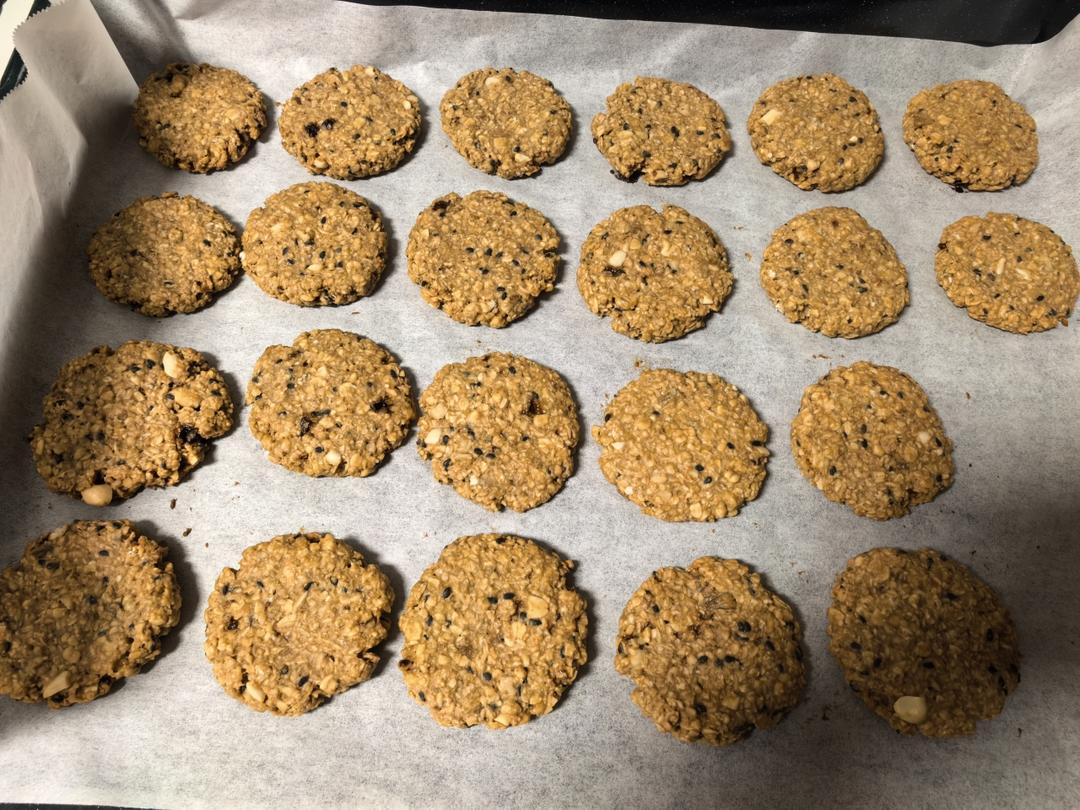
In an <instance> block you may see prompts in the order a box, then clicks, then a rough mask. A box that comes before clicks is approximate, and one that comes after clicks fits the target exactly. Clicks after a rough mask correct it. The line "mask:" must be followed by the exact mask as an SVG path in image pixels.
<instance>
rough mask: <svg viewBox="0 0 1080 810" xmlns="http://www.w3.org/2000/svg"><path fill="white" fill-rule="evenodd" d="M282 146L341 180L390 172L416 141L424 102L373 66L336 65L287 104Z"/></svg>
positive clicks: (309, 166) (314, 171) (320, 171)
mask: <svg viewBox="0 0 1080 810" xmlns="http://www.w3.org/2000/svg"><path fill="white" fill-rule="evenodd" d="M278 129H279V130H280V131H281V145H282V146H284V147H285V151H287V152H288V153H289V154H291V155H292V156H293V157H294V158H296V159H297V160H298V161H300V163H301V164H302V165H303V166H305V167H307V170H308V171H309V172H311V173H312V174H326V175H329V176H330V177H336V178H337V179H338V180H357V179H359V178H361V177H371V176H372V175H376V174H382V173H383V172H388V171H390V170H391V169H393V168H394V167H395V166H397V165H398V164H399V163H401V161H402V160H403V159H404V158H405V156H406V155H407V154H409V153H410V152H411V151H412V150H413V147H414V146H415V145H416V136H417V133H418V132H419V131H420V100H419V99H418V98H417V97H416V96H415V95H414V94H413V92H412V90H410V89H409V88H408V87H406V86H405V85H403V84H402V83H401V82H399V81H397V80H396V79H393V78H391V77H390V76H388V75H387V74H385V73H383V72H382V71H380V70H377V69H376V68H373V67H369V66H367V65H354V66H353V67H351V68H349V69H348V70H344V71H341V70H338V69H337V68H330V70H328V71H326V72H325V73H320V74H319V75H318V76H316V77H315V78H313V79H311V80H310V81H308V82H305V83H304V84H302V85H300V86H299V87H297V88H296V89H295V90H294V91H293V94H292V98H290V99H289V100H288V101H287V102H285V105H284V106H283V107H282V108H281V119H280V120H279V122H278Z"/></svg>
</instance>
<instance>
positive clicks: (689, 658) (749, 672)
mask: <svg viewBox="0 0 1080 810" xmlns="http://www.w3.org/2000/svg"><path fill="white" fill-rule="evenodd" d="M615 644H616V648H617V650H618V652H617V653H616V655H615V670H616V671H617V672H618V673H619V674H620V675H624V676H626V677H628V678H630V679H631V680H632V681H633V682H634V691H633V692H632V693H631V694H630V697H631V698H632V699H633V701H634V703H636V704H637V706H638V708H639V709H641V711H642V713H643V714H644V715H645V716H646V717H648V718H649V719H650V720H652V721H653V722H654V723H655V724H656V727H657V728H658V729H660V730H661V731H664V732H667V733H668V734H671V735H672V736H673V737H675V738H676V739H679V740H682V741H683V742H696V741H698V740H700V741H703V742H706V743H708V744H709V745H716V746H723V745H731V744H732V743H736V742H739V741H740V740H744V739H746V738H747V737H749V736H750V734H752V733H753V732H754V731H755V730H757V729H769V728H772V727H773V726H775V725H776V724H777V723H778V722H780V720H782V719H783V718H784V716H785V715H786V714H787V713H788V712H789V711H791V709H793V708H794V707H795V706H796V705H797V704H798V703H799V700H800V699H801V697H802V693H803V689H804V688H805V686H806V671H805V668H804V666H803V663H802V660H803V652H802V630H801V628H800V627H799V622H798V621H797V620H796V618H795V614H794V613H793V612H792V610H791V608H790V607H789V606H788V604H787V603H786V602H784V600H783V599H781V598H780V597H779V596H777V595H776V594H774V593H773V592H772V591H770V590H769V589H768V588H766V587H765V585H764V584H763V583H762V582H761V576H760V575H759V574H755V573H751V571H750V569H749V568H748V567H747V566H745V565H743V564H742V563H740V562H739V561H738V560H722V559H719V558H718V557H700V558H698V559H696V560H694V561H693V562H692V563H691V564H690V565H689V566H688V567H687V568H661V569H660V570H658V571H654V572H653V573H652V574H651V575H650V576H649V578H648V579H646V580H645V581H644V582H643V583H641V586H640V587H639V588H638V589H637V591H635V592H634V595H633V596H631V597H630V601H629V602H627V603H626V608H625V609H624V610H623V613H622V617H621V618H620V619H619V634H618V637H617V638H616V640H615Z"/></svg>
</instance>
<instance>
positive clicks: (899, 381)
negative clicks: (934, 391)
mask: <svg viewBox="0 0 1080 810" xmlns="http://www.w3.org/2000/svg"><path fill="white" fill-rule="evenodd" d="M791 450H792V452H793V453H794V455H795V461H796V462H797V463H798V465H799V469H800V470H801V471H802V474H803V475H804V476H806V478H807V480H809V481H810V483H812V484H813V485H814V486H815V487H817V488H818V489H820V490H821V491H822V492H823V493H824V494H825V497H826V498H828V499H829V500H830V501H835V502H837V503H843V504H846V505H847V506H848V507H849V508H850V509H851V510H852V511H853V512H854V513H855V514H857V515H862V516H863V517H869V518H874V519H875V520H889V519H890V518H895V517H902V516H903V515H906V514H907V513H908V512H910V511H911V509H912V507H914V506H918V505H919V504H923V503H928V502H930V501H932V500H933V499H934V498H936V497H937V496H938V495H940V494H941V493H942V492H944V491H945V490H946V489H948V488H949V487H950V486H951V485H952V481H953V472H954V468H953V459H952V442H951V441H950V440H949V437H948V436H946V435H945V428H944V426H943V425H942V424H941V419H940V418H939V417H938V415H937V412H936V411H935V410H934V409H933V408H932V407H931V406H930V400H929V399H928V397H927V396H926V392H925V391H924V390H923V389H922V387H921V386H920V385H919V384H918V383H917V382H915V380H913V379H912V378H911V377H909V376H908V375H907V374H905V373H904V372H902V371H900V370H898V369H895V368H892V367H891V366H878V365H874V364H873V363H868V362H865V361H860V362H858V363H855V364H854V365H851V366H840V367H838V368H834V369H833V370H832V371H830V372H829V373H828V374H826V375H825V376H824V377H822V378H821V379H820V380H819V381H818V382H816V383H814V384H813V385H811V386H810V387H809V388H807V389H806V391H804V392H803V396H802V403H801V404H800V406H799V413H798V414H797V415H796V416H795V419H794V420H793V421H792V423H791Z"/></svg>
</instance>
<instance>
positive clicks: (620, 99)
mask: <svg viewBox="0 0 1080 810" xmlns="http://www.w3.org/2000/svg"><path fill="white" fill-rule="evenodd" d="M592 137H593V143H595V144H596V148H597V149H599V150H600V154H602V155H603V156H604V157H605V158H607V161H608V163H610V164H611V168H612V174H614V175H615V176H616V177H618V178H619V179H620V180H628V181H631V182H632V181H634V180H637V178H638V176H640V177H641V178H642V179H644V180H645V182H646V183H648V184H649V185H650V186H681V185H683V184H684V183H686V182H687V181H689V180H703V179H705V177H706V176H708V174H709V172H711V171H712V170H713V169H715V168H716V167H717V166H718V165H719V164H720V161H721V160H723V159H724V155H726V154H727V153H728V152H729V151H731V136H730V135H729V134H728V130H727V126H726V124H725V119H724V110H723V109H722V108H721V107H720V105H719V104H717V103H716V102H715V101H713V100H712V99H711V98H710V97H709V96H707V95H706V94H705V93H703V92H701V91H700V90H699V89H698V88H696V87H694V86H693V85H690V84H682V83H680V82H673V81H669V80H668V79H656V78H644V77H641V76H639V77H637V78H636V79H634V81H633V83H632V84H621V85H619V86H618V87H617V88H615V92H614V93H612V94H611V95H610V96H608V99H607V109H606V110H605V111H604V112H600V113H597V114H596V116H595V117H594V118H593V120H592Z"/></svg>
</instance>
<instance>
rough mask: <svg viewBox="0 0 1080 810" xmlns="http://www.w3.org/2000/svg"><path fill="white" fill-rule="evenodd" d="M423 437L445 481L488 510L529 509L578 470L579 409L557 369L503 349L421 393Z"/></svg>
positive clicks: (447, 372)
mask: <svg viewBox="0 0 1080 810" xmlns="http://www.w3.org/2000/svg"><path fill="white" fill-rule="evenodd" d="M417 435H418V439H417V442H416V449H417V451H418V452H419V453H420V458H422V459H424V460H425V461H430V462H431V471H432V472H433V473H434V474H435V480H437V481H438V482H439V483H441V484H450V485H451V486H453V488H454V489H455V490H457V492H458V494H459V495H461V496H462V497H465V498H468V499H469V500H470V501H474V502H475V503H478V504H480V505H481V506H483V507H484V508H485V509H490V510H492V511H497V510H501V509H503V508H504V507H509V508H510V509H513V510H514V511H515V512H525V511H527V510H529V509H532V508H533V507H535V506H539V505H540V504H542V503H547V502H548V501H549V500H551V498H552V497H554V495H555V493H556V492H558V491H559V490H560V489H562V487H563V484H564V483H565V482H566V479H567V478H569V477H570V475H571V473H573V471H574V450H575V448H576V447H577V443H578V412H577V407H576V406H575V405H574V397H573V395H572V394H571V393H570V387H569V386H568V385H567V384H566V381H565V380H563V378H562V377H560V376H559V374H558V372H556V371H552V370H551V369H550V368H547V367H546V366H542V365H540V364H539V363H534V362H533V361H532V360H529V359H528V358H525V357H518V356H517V355H513V354H502V353H498V352H497V353H493V354H485V355H483V356H481V357H470V358H469V359H468V360H466V361H464V362H463V363H451V364H450V365H447V366H443V367H442V368H441V369H439V372H438V373H437V374H436V375H435V379H434V380H432V381H431V385H429V386H428V387H427V390H426V391H424V393H423V394H421V395H420V423H419V425H418V427H417Z"/></svg>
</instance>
